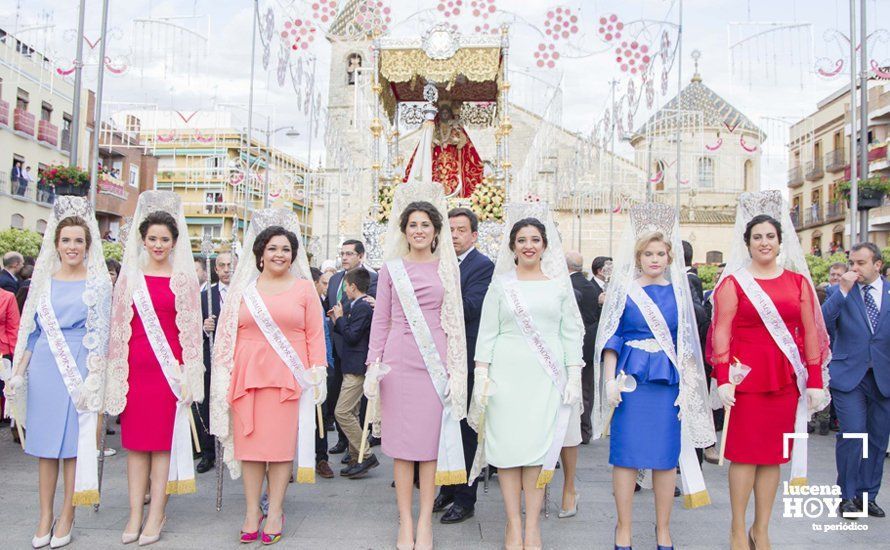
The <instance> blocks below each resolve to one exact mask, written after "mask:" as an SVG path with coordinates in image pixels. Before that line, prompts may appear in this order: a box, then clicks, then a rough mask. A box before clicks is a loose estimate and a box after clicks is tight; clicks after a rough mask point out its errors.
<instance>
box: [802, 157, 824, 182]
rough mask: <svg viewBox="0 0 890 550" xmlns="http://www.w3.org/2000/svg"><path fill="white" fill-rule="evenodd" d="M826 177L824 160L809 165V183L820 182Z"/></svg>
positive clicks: (807, 176) (807, 173) (811, 162)
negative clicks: (823, 167) (823, 166)
mask: <svg viewBox="0 0 890 550" xmlns="http://www.w3.org/2000/svg"><path fill="white" fill-rule="evenodd" d="M824 175H825V171H824V170H822V159H819V160H815V161H810V162H808V163H807V171H806V178H807V180H808V181H816V180H820V179H822V176H824Z"/></svg>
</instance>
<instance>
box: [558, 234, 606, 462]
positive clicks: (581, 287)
mask: <svg viewBox="0 0 890 550" xmlns="http://www.w3.org/2000/svg"><path fill="white" fill-rule="evenodd" d="M566 266H567V267H568V268H569V277H570V278H571V280H572V287H573V288H574V289H575V293H576V295H580V297H581V299H580V300H579V301H578V309H580V310H581V320H582V321H584V346H583V350H582V354H583V357H584V370H582V371H581V390H582V392H583V403H584V409H583V410H582V411H581V443H583V444H585V445H587V444H588V443H590V438H591V437H593V426H592V425H591V422H590V412H591V411H592V410H593V384H594V381H593V353H594V343H595V341H596V329H597V323H599V314H600V305H599V303H598V300H597V298H598V296H599V294H600V293H599V292H597V290H598V289H597V288H596V287H594V285H593V283H591V282H590V281H588V280H587V277H585V276H584V273H582V272H581V270H582V269H584V258H583V257H582V256H581V253H580V252H575V251H569V252H566Z"/></svg>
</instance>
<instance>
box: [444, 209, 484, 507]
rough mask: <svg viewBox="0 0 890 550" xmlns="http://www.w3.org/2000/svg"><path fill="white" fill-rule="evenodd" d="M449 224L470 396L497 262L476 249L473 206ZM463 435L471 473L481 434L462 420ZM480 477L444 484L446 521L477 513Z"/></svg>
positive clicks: (455, 212)
mask: <svg viewBox="0 0 890 550" xmlns="http://www.w3.org/2000/svg"><path fill="white" fill-rule="evenodd" d="M448 225H449V226H450V227H451V244H452V245H454V252H455V254H457V261H458V265H459V266H460V290H461V297H462V298H463V304H464V326H465V327H466V335H467V398H468V403H467V405H469V399H471V398H472V395H473V370H474V369H475V366H476V361H475V359H474V356H475V355H476V338H477V336H478V334H479V319H480V317H482V302H483V301H484V300H485V294H486V293H487V292H488V285H489V284H491V277H492V275H494V264H493V263H492V261H491V260H489V259H488V258H487V257H486V256H485V255H484V254H482V253H481V252H479V251H478V250H476V239H477V238H478V237H479V218H477V217H476V214H474V213H473V211H472V210H470V209H469V208H453V209H451V210H450V211H449V212H448ZM460 435H461V439H462V440H463V445H464V461H465V462H466V467H467V473H468V474H469V472H470V468H472V466H473V458H474V457H475V456H476V444H477V442H478V436H477V434H476V432H475V431H473V429H472V428H470V425H469V424H467V420H466V419H464V420H461V422H460ZM477 486H478V482H477V481H475V480H474V481H473V484H472V485H465V484H460V485H444V486H442V489H441V490H440V491H439V496H437V497H436V501H435V503H434V504H433V511H434V512H440V511H442V510H444V509H445V508H447V507H448V506H449V505H451V508H449V509H448V511H447V512H446V513H445V514H444V515H443V516H442V520H441V521H442V523H446V524H447V523H460V522H462V521H464V520H466V519H469V518H471V517H473V515H474V514H475V509H476V489H477Z"/></svg>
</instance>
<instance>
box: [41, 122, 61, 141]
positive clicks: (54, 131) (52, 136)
mask: <svg viewBox="0 0 890 550" xmlns="http://www.w3.org/2000/svg"><path fill="white" fill-rule="evenodd" d="M37 141H42V142H44V143H48V144H50V145H52V146H53V147H56V146H57V145H59V128H58V127H57V126H55V125H54V124H52V123H51V122H50V121H48V120H41V121H40V122H38V123H37Z"/></svg>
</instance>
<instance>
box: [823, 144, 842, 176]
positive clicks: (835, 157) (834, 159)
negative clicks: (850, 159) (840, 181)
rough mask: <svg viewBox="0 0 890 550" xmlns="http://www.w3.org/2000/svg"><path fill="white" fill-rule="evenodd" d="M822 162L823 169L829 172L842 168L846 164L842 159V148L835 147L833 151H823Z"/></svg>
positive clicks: (838, 170)
mask: <svg viewBox="0 0 890 550" xmlns="http://www.w3.org/2000/svg"><path fill="white" fill-rule="evenodd" d="M823 163H824V164H825V170H827V171H829V172H840V171H841V170H843V169H844V166H846V162H845V161H844V150H843V149H835V150H834V151H829V152H827V153H825V156H824V157H823Z"/></svg>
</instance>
